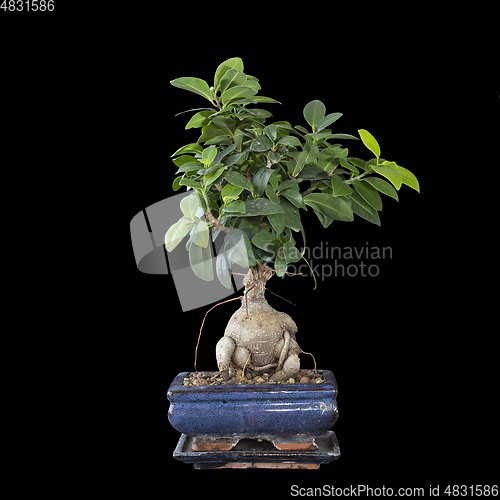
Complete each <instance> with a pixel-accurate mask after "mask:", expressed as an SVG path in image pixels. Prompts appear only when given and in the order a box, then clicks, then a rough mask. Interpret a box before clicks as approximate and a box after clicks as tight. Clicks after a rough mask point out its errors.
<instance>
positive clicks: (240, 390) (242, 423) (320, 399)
mask: <svg viewBox="0 0 500 500" xmlns="http://www.w3.org/2000/svg"><path fill="white" fill-rule="evenodd" d="M321 373H322V377H323V379H324V380H325V382H324V383H320V384H315V383H312V384H311V383H310V384H261V385H250V384H248V385H247V384H244V385H214V386H202V387H184V386H183V385H182V382H183V379H184V377H187V376H188V373H187V372H183V373H179V375H177V377H175V379H174V381H173V382H172V384H171V386H170V388H169V390H168V393H167V396H168V399H169V401H170V408H169V411H168V419H169V421H170V423H171V424H172V426H173V427H174V428H175V429H176V430H178V431H179V432H181V433H183V434H186V435H188V436H195V437H196V436H200V437H204V438H214V439H216V438H222V437H239V438H263V439H266V438H271V437H276V438H286V437H292V436H295V437H297V436H319V435H320V434H323V433H324V432H326V431H327V430H328V429H330V427H331V426H332V425H333V424H334V423H335V422H336V420H337V417H338V410H337V402H336V396H337V392H338V389H337V382H336V380H335V377H334V375H333V373H332V372H331V371H328V370H324V371H322V372H321Z"/></svg>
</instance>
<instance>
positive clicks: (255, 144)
mask: <svg viewBox="0 0 500 500" xmlns="http://www.w3.org/2000/svg"><path fill="white" fill-rule="evenodd" d="M272 147H273V145H272V143H271V141H270V140H269V138H268V137H267V136H266V135H261V136H260V137H257V139H254V140H253V141H252V142H251V144H250V149H251V150H252V151H259V152H263V151H269V150H270V149H271V148H272Z"/></svg>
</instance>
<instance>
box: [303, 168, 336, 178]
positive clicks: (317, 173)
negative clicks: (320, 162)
mask: <svg viewBox="0 0 500 500" xmlns="http://www.w3.org/2000/svg"><path fill="white" fill-rule="evenodd" d="M299 177H300V178H301V179H304V180H317V179H325V180H328V179H329V178H330V177H329V176H328V174H327V173H326V172H325V171H324V170H323V169H322V168H320V167H316V166H314V165H307V167H304V168H303V169H302V170H301V171H300V175H299Z"/></svg>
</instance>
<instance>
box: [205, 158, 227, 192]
mask: <svg viewBox="0 0 500 500" xmlns="http://www.w3.org/2000/svg"><path fill="white" fill-rule="evenodd" d="M221 165H222V164H221ZM226 169H227V167H220V168H218V169H217V170H215V171H214V172H210V173H209V174H206V175H204V176H203V184H204V186H205V189H206V188H208V186H210V185H211V184H213V183H214V182H215V181H216V180H217V179H218V178H219V177H220V176H221V175H222V172H224V170H226Z"/></svg>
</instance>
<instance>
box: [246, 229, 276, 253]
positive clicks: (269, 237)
mask: <svg viewBox="0 0 500 500" xmlns="http://www.w3.org/2000/svg"><path fill="white" fill-rule="evenodd" d="M252 243H253V244H254V245H255V246H256V247H257V248H261V249H262V250H265V251H266V252H267V253H270V254H272V255H276V253H277V252H278V249H279V248H280V247H281V243H280V240H278V238H276V236H274V235H273V234H271V233H270V232H269V231H267V230H266V229H261V230H260V231H259V232H258V233H257V234H256V235H255V236H254V237H253V238H252Z"/></svg>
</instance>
